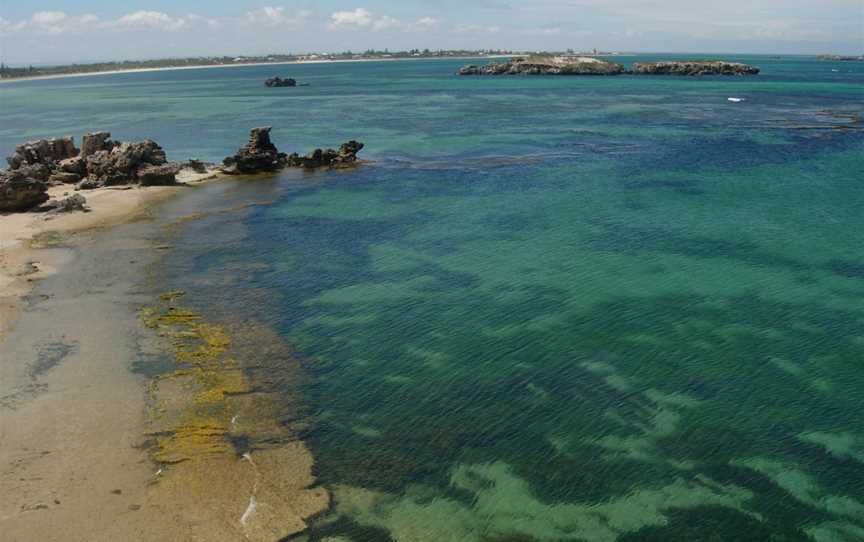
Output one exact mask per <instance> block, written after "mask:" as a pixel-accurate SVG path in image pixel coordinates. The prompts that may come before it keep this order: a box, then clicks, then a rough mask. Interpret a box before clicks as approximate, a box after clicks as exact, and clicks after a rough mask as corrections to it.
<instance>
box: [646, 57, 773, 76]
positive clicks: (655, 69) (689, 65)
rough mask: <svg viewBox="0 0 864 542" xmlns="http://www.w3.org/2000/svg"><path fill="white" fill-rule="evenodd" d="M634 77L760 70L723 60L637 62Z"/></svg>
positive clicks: (754, 73)
mask: <svg viewBox="0 0 864 542" xmlns="http://www.w3.org/2000/svg"><path fill="white" fill-rule="evenodd" d="M631 72H632V73H633V74H634V75H757V74H758V73H759V68H756V67H754V66H748V65H747V64H740V63H737V62H725V61H722V60H687V61H663V62H635V63H634V64H633V67H632V68H631Z"/></svg>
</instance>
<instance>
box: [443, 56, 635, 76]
mask: <svg viewBox="0 0 864 542" xmlns="http://www.w3.org/2000/svg"><path fill="white" fill-rule="evenodd" d="M458 73H459V75H619V74H621V73H624V66H622V65H621V64H618V63H615V62H609V61H606V60H600V59H598V58H592V57H584V56H580V57H566V56H531V57H519V58H514V59H511V60H508V61H507V62H491V63H489V64H486V65H485V66H474V65H472V66H465V67H463V68H462V69H460V70H459V72H458Z"/></svg>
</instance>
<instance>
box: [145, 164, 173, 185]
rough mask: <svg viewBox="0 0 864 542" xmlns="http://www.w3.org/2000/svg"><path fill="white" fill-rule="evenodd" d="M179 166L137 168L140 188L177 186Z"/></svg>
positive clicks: (162, 165)
mask: <svg viewBox="0 0 864 542" xmlns="http://www.w3.org/2000/svg"><path fill="white" fill-rule="evenodd" d="M179 171H180V165H179V164H173V163H169V164H161V165H145V166H142V167H140V168H138V172H137V177H138V182H139V183H140V184H141V186H170V185H174V184H177V173H178V172H179Z"/></svg>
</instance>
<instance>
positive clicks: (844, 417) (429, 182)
mask: <svg viewBox="0 0 864 542" xmlns="http://www.w3.org/2000/svg"><path fill="white" fill-rule="evenodd" d="M665 58H680V57H675V56H672V55H654V56H650V57H649V56H644V57H619V58H616V60H618V61H622V62H624V63H625V64H629V63H630V62H632V61H634V60H653V59H665ZM724 58H726V59H729V60H734V61H743V62H746V63H749V64H754V65H757V66H759V67H760V68H761V69H762V74H761V75H759V76H756V77H746V78H737V77H731V78H730V77H700V78H677V77H662V76H660V77H650V76H617V77H560V78H556V77H500V78H494V77H490V78H481V77H461V78H460V77H457V76H456V75H454V73H455V71H456V69H457V68H458V67H459V66H460V65H462V64H465V63H467V62H468V61H459V60H416V61H400V62H363V63H338V64H309V65H291V66H250V67H243V68H230V69H228V68H225V69H206V70H177V71H163V72H151V73H136V74H116V75H106V76H94V77H81V78H68V79H56V80H44V81H28V82H18V83H12V84H8V85H7V84H4V85H3V86H2V87H0V96H2V100H3V104H4V105H3V108H2V110H0V151H2V153H3V154H4V155H5V154H9V153H10V152H11V150H12V149H13V147H14V145H15V144H17V143H20V142H21V141H23V140H25V139H32V138H37V137H51V136H62V135H67V134H68V135H74V136H76V140H77V141H80V135H81V134H82V133H84V132H87V131H96V130H107V131H110V132H111V133H112V135H113V136H114V138H115V139H122V140H137V139H142V138H151V139H154V140H155V141H157V142H158V143H160V144H161V145H162V146H163V147H164V148H165V149H166V150H167V152H168V156H169V158H170V159H175V160H183V159H186V158H190V157H195V158H199V159H202V160H207V161H218V160H221V158H222V157H224V156H226V155H228V154H230V153H232V152H233V151H234V150H236V148H237V147H239V146H240V145H242V144H243V143H244V142H245V140H246V137H247V135H248V130H249V129H250V128H252V127H255V126H273V132H272V138H273V140H274V142H275V144H276V145H277V146H278V147H279V149H280V150H282V151H285V152H289V153H290V152H300V153H305V152H308V151H309V150H312V149H313V148H315V147H327V146H329V147H337V146H338V145H339V144H340V143H342V142H344V141H347V140H349V139H358V140H360V141H363V142H364V143H365V144H366V149H365V150H364V151H363V152H362V153H361V157H363V158H365V159H367V160H369V162H368V163H366V164H363V165H362V166H360V167H358V168H356V169H354V170H347V171H318V172H311V173H303V172H298V171H293V170H291V171H285V172H283V173H281V174H277V175H272V176H255V177H248V178H246V177H240V178H235V179H231V180H227V181H224V182H219V183H213V184H210V185H206V186H204V187H201V188H198V189H195V190H191V189H190V190H189V193H188V194H183V195H181V196H179V197H178V198H175V199H174V200H172V201H171V202H168V203H166V204H165V206H164V211H163V212H165V213H169V214H170V213H175V214H177V216H180V215H181V214H182V213H183V212H188V211H190V210H193V209H194V210H197V211H201V213H200V215H198V216H196V217H195V219H194V220H193V219H190V220H183V221H181V222H182V223H178V225H177V227H175V228H171V230H170V232H167V233H165V235H166V236H170V238H171V243H172V245H171V246H172V248H173V250H167V251H165V255H164V256H163V257H162V259H161V261H160V265H159V266H158V267H157V268H154V269H150V270H149V275H148V276H149V278H148V280H147V281H146V282H147V283H148V284H149V286H148V287H149V288H151V289H152V291H153V292H154V294H155V293H157V292H158V291H168V290H172V289H182V290H184V291H185V292H186V303H188V304H189V305H191V306H193V307H195V308H196V309H198V310H201V311H203V312H205V313H207V314H209V315H212V318H213V319H214V320H216V321H219V322H222V323H225V325H228V326H230V325H232V323H233V324H235V325H239V324H240V323H242V324H243V325H247V324H249V323H250V322H251V323H253V324H254V325H255V326H256V327H260V328H263V329H267V330H269V331H271V332H272V333H273V334H274V336H278V337H279V338H280V340H281V341H284V343H285V344H287V345H290V348H291V350H292V352H293V354H292V359H295V360H298V363H299V364H300V365H301V366H302V373H303V376H302V378H299V377H295V376H292V379H280V378H279V374H278V372H279V368H278V367H279V364H278V363H270V364H267V371H262V370H260V369H259V370H256V369H255V368H254V367H253V366H257V365H256V360H255V356H266V355H267V354H266V352H267V349H266V348H265V347H266V345H262V344H257V345H255V348H254V349H253V350H252V351H254V355H253V354H250V355H249V356H247V357H246V358H244V359H245V363H247V364H251V365H250V366H249V367H248V368H247V370H248V371H249V372H250V374H254V375H256V376H255V377H253V379H252V380H253V381H256V378H257V379H258V380H257V381H260V382H261V384H260V385H261V386H262V387H264V388H267V389H268V390H271V391H273V390H275V391H276V392H279V390H282V391H283V392H284V394H285V397H286V401H289V399H287V398H288V397H290V404H291V407H292V408H291V409H286V410H285V412H283V413H282V417H283V418H282V420H283V422H284V423H285V424H291V425H292V427H295V428H296V429H297V432H298V434H299V435H300V436H302V438H303V440H304V441H305V442H306V443H307V445H308V446H309V448H310V450H311V452H312V454H313V456H314V457H315V461H316V463H315V474H316V476H317V483H318V484H321V485H323V486H324V487H326V488H327V489H328V490H329V491H330V492H331V494H332V506H331V509H330V511H329V512H328V513H326V514H324V515H322V516H320V517H317V518H316V519H315V520H314V521H312V528H311V529H310V530H309V531H308V533H306V535H304V536H305V537H306V538H307V539H308V540H313V541H324V540H328V541H336V540H351V541H355V542H361V541H364V542H379V541H391V540H392V541H396V542H409V541H442V540H454V541H472V542H473V541H476V542H505V541H507V542H516V541H519V542H532V541H543V542H546V541H564V540H567V541H577V540H579V541H613V540H620V541H627V542H632V541H692V540H736V541H746V540H752V541H763V540H777V541H780V540H783V541H799V540H800V541H805V540H816V541H818V542H826V541H856V540H864V414H862V411H864V242H862V241H864V212H862V211H864V176H862V172H864V124H862V122H861V120H860V115H862V114H864V63H860V62H857V63H856V62H829V61H817V60H815V59H813V58H807V57H790V56H784V57H768V56H731V57H724ZM472 62H476V61H472ZM273 75H280V76H290V77H294V78H295V79H297V80H298V82H300V83H308V84H309V86H306V87H297V88H265V87H264V85H263V81H264V79H265V78H267V77H270V76H273ZM730 97H732V98H742V99H743V101H741V102H732V101H729V99H728V98H730ZM241 357H242V356H241ZM265 372H266V373H267V374H262V373H265ZM291 374H292V375H296V371H292V372H291ZM286 380H290V381H286ZM238 442H239V444H238V453H240V452H242V451H243V450H254V449H255V448H256V446H258V445H264V444H265V443H263V442H262V443H259V442H255V440H254V439H253V440H251V441H249V440H243V439H240V441H238ZM266 444H267V445H272V443H266Z"/></svg>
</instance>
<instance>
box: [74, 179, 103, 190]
mask: <svg viewBox="0 0 864 542" xmlns="http://www.w3.org/2000/svg"><path fill="white" fill-rule="evenodd" d="M101 186H102V183H100V182H99V181H97V180H96V179H84V180H83V181H81V182H80V183H78V185H77V186H76V187H75V190H93V189H95V188H100V187H101Z"/></svg>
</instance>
